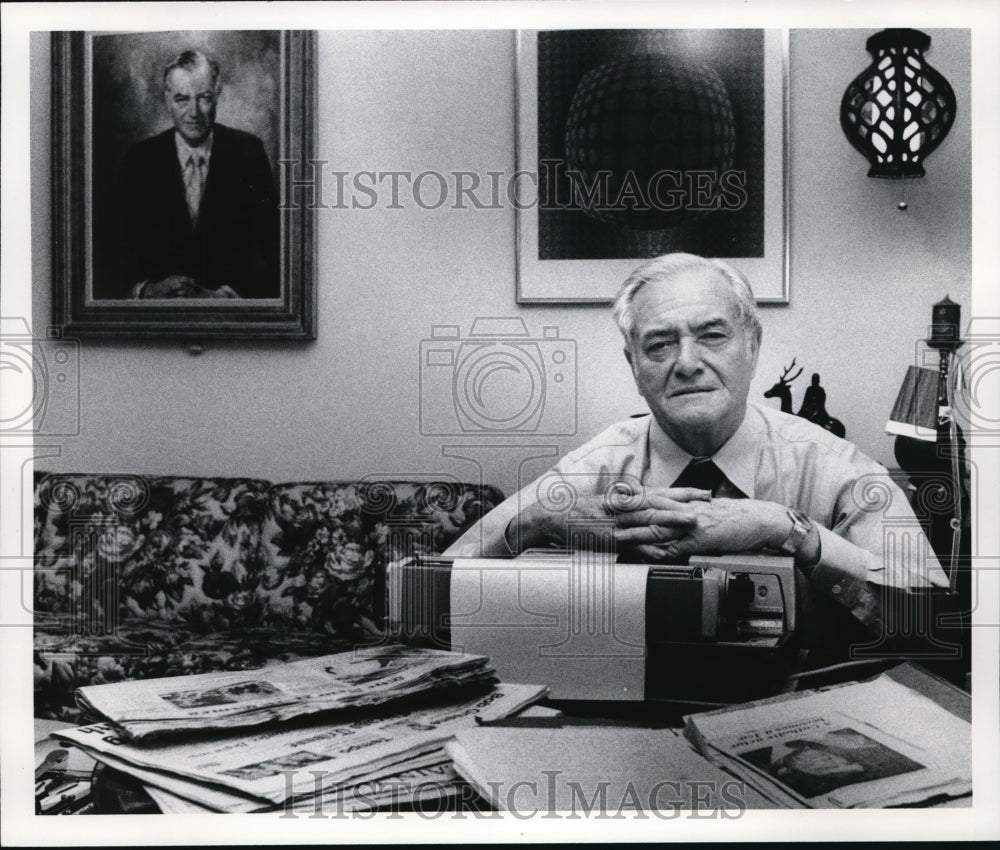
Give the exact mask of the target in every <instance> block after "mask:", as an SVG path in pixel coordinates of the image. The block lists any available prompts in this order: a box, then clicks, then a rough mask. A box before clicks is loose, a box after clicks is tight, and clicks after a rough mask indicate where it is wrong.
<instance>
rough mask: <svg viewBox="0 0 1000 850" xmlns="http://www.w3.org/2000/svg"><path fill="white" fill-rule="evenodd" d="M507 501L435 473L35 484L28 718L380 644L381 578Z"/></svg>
mask: <svg viewBox="0 0 1000 850" xmlns="http://www.w3.org/2000/svg"><path fill="white" fill-rule="evenodd" d="M502 500H503V494H502V493H501V492H500V491H499V490H497V489H496V488H495V487H489V486H481V485H473V484H466V483H463V482H460V481H458V480H457V479H445V478H443V477H441V476H435V477H434V478H430V477H427V478H426V479H423V480H421V479H419V478H415V479H410V480H406V481H400V480H394V479H386V478H383V477H379V476H372V477H369V478H366V479H363V480H361V481H342V482H306V483H302V482H299V483H290V484H279V485H272V484H270V483H269V482H267V481H262V480H257V479H247V478H175V477H169V476H157V477H141V476H134V475H84V474H48V473H42V472H36V474H35V583H34V598H35V601H34V604H35V641H34V643H35V710H36V713H37V714H38V716H45V717H54V718H58V719H64V720H70V721H74V720H77V719H79V716H78V713H77V712H76V710H75V708H74V707H73V691H74V689H75V688H78V687H81V686H83V685H88V684H101V683H104V682H111V681H120V680H123V679H136V678H149V677H152V676H170V675H179V674H182V673H195V672H207V671H211V670H228V669H243V668H249V667H259V666H260V665H262V664H264V663H267V662H268V661H270V660H274V659H279V658H280V659H290V658H294V657H300V656H305V655H317V654H323V653H328V652H335V651H337V650H339V649H346V648H348V647H349V646H350V645H352V644H357V643H366V642H371V641H373V640H378V639H380V638H381V634H380V629H379V626H380V621H381V619H382V617H383V615H384V611H385V567H386V565H387V564H388V563H389V562H390V561H391V560H393V559H395V558H399V557H402V556H405V555H407V554H415V553H418V552H440V551H443V550H444V549H445V548H447V547H448V546H449V545H450V544H451V543H452V542H453V541H454V540H456V539H457V538H458V536H459V535H460V534H461V533H462V532H463V531H464V530H465V529H466V528H468V527H469V526H470V525H471V524H472V523H474V522H475V521H477V520H478V519H479V518H480V517H481V516H483V515H484V514H485V513H487V512H488V511H490V510H492V508H493V507H495V506H496V505H497V504H499V503H500V502H501V501H502Z"/></svg>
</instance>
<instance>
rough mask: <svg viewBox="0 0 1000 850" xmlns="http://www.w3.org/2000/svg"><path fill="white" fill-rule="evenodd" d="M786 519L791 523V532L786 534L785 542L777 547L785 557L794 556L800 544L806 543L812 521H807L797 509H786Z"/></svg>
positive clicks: (800, 546)
mask: <svg viewBox="0 0 1000 850" xmlns="http://www.w3.org/2000/svg"><path fill="white" fill-rule="evenodd" d="M785 510H786V511H787V513H788V518H789V519H790V520H791V521H792V530H791V531H789V532H788V537H786V538H785V542H784V543H782V544H781V546H779V547H778V549H779V550H780V551H782V552H784V553H785V554H786V555H795V554H796V553H797V552H798V551H799V549H801V548H802V544H803V543H805V542H806V537H808V536H809V532H810V531H812V520H811V519H809V517H807V516H806V515H805V514H804V513H802V511H800V510H799V509H798V508H793V507H787V508H785Z"/></svg>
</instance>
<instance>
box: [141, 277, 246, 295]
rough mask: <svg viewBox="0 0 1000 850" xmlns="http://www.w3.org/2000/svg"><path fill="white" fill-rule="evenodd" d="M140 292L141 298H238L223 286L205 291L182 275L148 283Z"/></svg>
mask: <svg viewBox="0 0 1000 850" xmlns="http://www.w3.org/2000/svg"><path fill="white" fill-rule="evenodd" d="M140 292H141V295H140V297H141V298H239V295H237V294H236V291H235V290H234V289H233V288H232V287H230V286H227V285H225V284H223V285H222V286H220V287H218V288H217V289H206V288H205V287H203V286H199V285H198V284H197V283H196V282H195V280H194V278H192V277H188V276H187V275H182V274H172V275H167V277H165V278H162V279H161V280H151V281H148V282H147V283H146V284H145V285H144V286H143V287H142V289H141V290H140Z"/></svg>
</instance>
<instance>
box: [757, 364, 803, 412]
mask: <svg viewBox="0 0 1000 850" xmlns="http://www.w3.org/2000/svg"><path fill="white" fill-rule="evenodd" d="M794 368H795V358H794V357H793V358H792V362H791V365H790V366H789V367H788V368H787V369H785V371H784V372H783V373H782V375H781V377H780V378H778V383H776V384H775V385H774V386H773V387H771V389H769V390H767V391H766V392H765V393H764V398H775V397H777V398H779V399H781V412H782V413H791V412H792V387H791V384H792V381H794V380H795V379H796V378H797V377H798V376H799V375H801V374H802V368H803V367H801V366H799V371H798V372H796V373H795V374H794V375H792V377H790V378H789V377H788V373H789V372H791V371H792V369H794Z"/></svg>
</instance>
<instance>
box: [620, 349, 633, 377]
mask: <svg viewBox="0 0 1000 850" xmlns="http://www.w3.org/2000/svg"><path fill="white" fill-rule="evenodd" d="M622 351H624V352H625V359H626V360H628V365H629V366H630V367H631V368H632V371H635V365H634V364H633V363H632V346H631V345H626V346H625V347H624V348H623V349H622Z"/></svg>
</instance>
